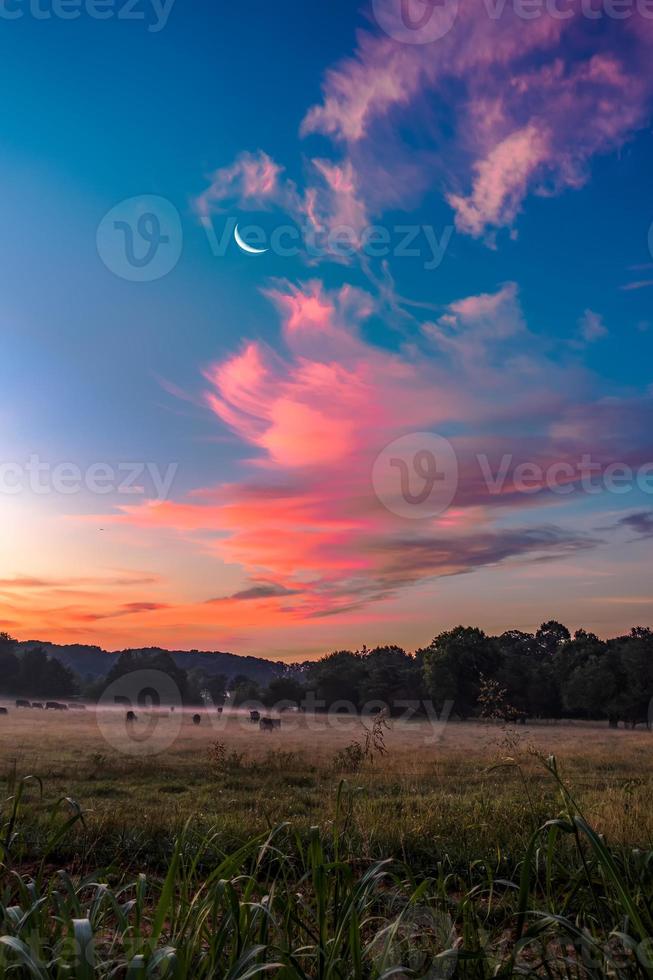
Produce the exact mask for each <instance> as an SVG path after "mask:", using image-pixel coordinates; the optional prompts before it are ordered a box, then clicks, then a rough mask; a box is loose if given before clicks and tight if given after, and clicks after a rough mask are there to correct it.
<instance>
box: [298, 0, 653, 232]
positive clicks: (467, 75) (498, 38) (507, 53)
mask: <svg viewBox="0 0 653 980" xmlns="http://www.w3.org/2000/svg"><path fill="white" fill-rule="evenodd" d="M393 3H394V0H388V4H389V6H391V5H392V4H393ZM491 9H492V8H491V5H490V4H488V3H487V0H472V2H469V3H465V4H461V5H460V9H459V13H458V17H457V20H456V22H455V24H454V26H453V27H452V29H451V30H450V31H449V32H448V33H447V34H446V35H445V36H444V37H442V38H440V39H439V40H438V41H436V42H433V43H431V44H423V45H420V44H414V45H411V44H402V43H400V42H396V41H393V40H392V39H391V38H389V37H387V36H385V35H384V34H382V33H380V32H376V33H372V32H370V31H365V32H361V34H360V35H359V39H358V46H357V50H356V53H355V54H354V56H353V57H350V58H347V59H345V60H344V61H342V62H341V63H340V64H338V65H336V66H335V67H334V68H332V69H330V70H329V71H328V72H327V73H326V76H325V80H324V85H323V100H322V102H321V104H319V105H317V106H314V107H313V108H312V109H310V110H309V112H308V113H307V115H306V117H305V119H304V122H303V124H302V133H303V134H304V135H308V134H311V133H323V134H326V135H328V136H330V137H332V138H333V139H334V141H336V143H338V144H340V145H341V146H342V147H343V148H344V152H345V159H346V160H350V161H351V162H352V165H353V167H354V170H355V171H356V172H357V174H358V177H357V180H358V184H359V186H361V187H365V188H370V189H371V191H370V197H371V198H373V199H374V203H375V205H376V206H377V208H378V207H381V206H382V204H383V199H382V191H383V185H384V184H385V187H386V188H387V190H386V202H391V203H392V204H393V206H396V204H397V201H396V192H397V187H396V186H395V185H393V184H392V183H391V182H388V181H387V180H379V179H378V178H379V173H380V172H382V173H385V174H387V173H388V172H391V169H392V167H391V165H390V160H391V157H392V158H394V164H395V168H396V169H397V170H401V168H402V167H404V166H405V165H406V161H407V160H413V162H414V161H415V157H416V154H415V151H414V149H412V147H411V146H410V145H409V144H405V143H403V142H402V140H401V138H400V137H399V136H398V135H397V133H398V131H401V132H410V131H411V127H412V128H413V129H414V131H415V136H416V137H418V139H419V143H420V145H421V146H423V145H424V143H425V138H428V137H430V141H431V146H432V153H431V155H430V156H429V155H425V154H424V151H423V150H422V151H421V153H422V158H421V161H420V168H421V171H422V174H423V179H422V180H421V181H420V180H419V179H418V180H417V184H418V186H419V185H420V184H421V185H422V187H423V188H425V187H426V186H429V185H430V186H435V187H438V188H439V189H440V190H441V191H442V193H443V194H444V196H445V197H446V198H447V200H448V201H449V203H450V204H451V206H452V208H453V209H454V212H455V216H456V223H457V226H458V228H459V229H460V230H461V231H463V232H465V233H468V234H471V235H474V236H481V235H483V234H486V233H487V231H488V230H491V229H494V228H500V227H504V226H510V225H512V224H513V222H514V221H515V219H516V217H517V215H518V213H519V210H520V208H521V205H522V202H523V200H524V198H525V197H526V196H527V195H528V194H529V193H538V194H549V193H552V192H554V191H557V190H559V189H561V188H564V187H577V186H579V185H580V184H582V183H583V181H584V179H585V176H586V170H587V164H588V162H589V161H590V160H591V158H592V157H593V156H594V155H595V154H597V153H605V152H609V151H610V150H613V149H615V148H618V147H619V146H621V145H622V144H623V143H624V142H625V141H626V140H627V139H628V138H629V137H630V136H632V135H633V134H634V133H635V132H636V131H637V129H638V128H640V127H642V126H643V125H645V123H646V121H647V119H648V118H649V115H650V109H651V98H652V95H653V76H651V73H650V72H649V70H648V64H649V62H650V57H651V32H650V31H648V32H647V25H646V24H642V23H641V20H642V19H641V18H640V17H637V16H636V17H633V18H632V21H626V22H624V21H616V20H612V21H610V22H609V23H608V25H607V28H606V30H605V31H604V32H602V34H601V35H600V36H598V35H597V34H596V33H595V32H593V31H592V33H591V35H590V33H589V32H590V31H591V29H592V24H591V22H589V21H588V20H587V19H585V18H584V17H583V16H582V13H581V11H580V8H578V9H577V10H575V12H574V13H573V16H571V17H570V18H569V19H565V18H554V17H551V16H549V15H548V14H547V13H545V12H544V11H543V12H542V16H540V17H536V18H535V19H529V20H528V21H526V20H524V19H522V18H520V17H519V16H517V13H516V11H515V9H514V8H513V7H512V5H509V4H506V5H503V6H501V5H498V6H497V12H496V15H495V16H490V14H489V11H491ZM570 9H573V8H570ZM588 42H589V43H588ZM585 51H589V52H591V53H587V54H586V53H584V52H585ZM440 118H443V119H444V120H446V125H444V126H443V125H442V124H441V122H440ZM399 119H401V130H399V127H397V126H396V123H397V121H398V120H399ZM379 156H381V157H382V159H383V164H382V167H381V171H379V163H378V158H379ZM418 159H419V158H418ZM414 184H415V181H410V182H409V183H408V188H407V192H406V197H407V198H408V199H410V196H411V193H412V190H413V186H414Z"/></svg>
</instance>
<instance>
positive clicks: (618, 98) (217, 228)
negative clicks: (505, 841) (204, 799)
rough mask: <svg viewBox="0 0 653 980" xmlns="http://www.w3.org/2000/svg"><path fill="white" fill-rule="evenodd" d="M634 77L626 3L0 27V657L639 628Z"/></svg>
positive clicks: (643, 381)
mask: <svg viewBox="0 0 653 980" xmlns="http://www.w3.org/2000/svg"><path fill="white" fill-rule="evenodd" d="M652 47H653V6H651V5H650V4H649V3H647V0H632V2H631V0H556V2H554V0H541V2H540V0H370V2H369V3H365V2H364V3H361V4H359V5H357V4H355V3H352V2H351V0H347V2H344V0H331V2H330V3H328V4H306V3H305V2H304V3H300V2H298V0H280V2H278V3H276V4H270V3H269V2H264V0H252V2H251V3H249V4H247V5H245V6H243V5H237V4H226V3H220V2H218V3H215V2H212V3H209V2H206V0H195V2H193V3H192V4H191V3H190V2H189V0H166V2H162V0H154V2H153V0H129V2H127V0H3V2H2V4H1V5H0V82H1V86H0V92H1V93H2V95H1V96H0V99H1V100H2V114H1V120H2V123H1V125H2V130H1V131H2V139H1V140H0V175H1V176H2V185H3V186H4V188H5V191H4V195H3V208H2V221H1V222H0V259H1V261H0V277H1V281H2V304H1V306H0V342H1V347H0V352H1V353H0V629H6V630H8V631H9V632H10V633H12V634H13V635H15V636H17V637H18V638H19V639H23V640H26V639H42V640H51V641H54V642H59V643H89V644H98V645H101V646H103V647H105V648H107V649H122V648H125V647H130V646H143V645H159V646H163V647H166V648H170V649H190V648H197V649H207V650H211V649H221V650H231V651H233V652H235V653H243V654H255V655H259V656H264V657H270V658H272V659H285V660H296V659H298V660H302V659H306V658H314V657H317V656H320V655H322V654H324V653H326V652H328V651H329V650H332V649H339V648H344V647H346V648H358V647H360V646H362V645H363V644H367V645H368V646H374V645H378V644H385V643H396V644H400V645H402V646H404V647H405V648H407V649H410V650H412V649H416V648H417V647H420V646H423V645H425V644H427V643H428V642H429V641H430V639H431V638H432V637H433V636H434V635H435V634H436V633H438V632H440V631H441V630H443V629H448V628H451V627H453V626H455V625H457V624H458V623H464V624H469V625H479V626H481V627H483V628H484V629H486V630H488V631H492V632H500V631H502V630H504V629H507V628H519V629H524V630H532V629H535V628H536V627H537V626H538V625H539V624H540V623H541V622H542V621H544V620H548V619H551V618H556V619H559V620H561V621H563V622H565V623H566V624H567V625H568V626H569V627H570V628H572V629H576V628H579V627H584V628H586V629H589V630H593V631H594V632H596V633H598V634H599V635H601V636H608V635H614V634H616V633H620V632H624V631H626V630H628V629H629V628H630V627H631V626H633V625H637V624H647V623H650V622H651V618H652V617H651V612H652V608H653V590H652V584H653V583H652V580H651V573H650V548H651V540H652V539H653V437H652V435H651V431H652V428H651V418H652V411H651V410H652V408H653V383H652V382H653V379H652V378H651V371H650V364H651V353H652V352H653V311H652V310H651V299H652V297H653V230H652V229H653V224H652V223H653V195H652V193H651V181H650V174H651V169H652V165H653V139H652V135H651V115H652V109H653V69H652V68H651V65H652V64H653V59H652V57H651V55H652V51H651V48H652ZM237 237H238V239H239V240H240V243H241V244H239V243H238V241H237Z"/></svg>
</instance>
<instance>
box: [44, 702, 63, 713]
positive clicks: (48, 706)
mask: <svg viewBox="0 0 653 980" xmlns="http://www.w3.org/2000/svg"><path fill="white" fill-rule="evenodd" d="M45 710H46V711H68V705H67V704H61V703H60V702H59V701H46V702H45Z"/></svg>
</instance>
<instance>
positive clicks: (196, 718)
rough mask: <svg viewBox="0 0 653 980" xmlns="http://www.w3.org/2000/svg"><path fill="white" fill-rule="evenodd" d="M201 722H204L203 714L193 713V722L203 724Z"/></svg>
mask: <svg viewBox="0 0 653 980" xmlns="http://www.w3.org/2000/svg"><path fill="white" fill-rule="evenodd" d="M201 723H202V716H201V715H193V724H194V725H201Z"/></svg>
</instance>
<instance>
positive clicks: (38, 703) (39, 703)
mask: <svg viewBox="0 0 653 980" xmlns="http://www.w3.org/2000/svg"><path fill="white" fill-rule="evenodd" d="M32 707H33V708H37V709H38V710H39V711H43V702H42V701H32Z"/></svg>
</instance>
